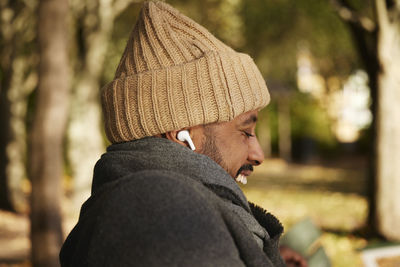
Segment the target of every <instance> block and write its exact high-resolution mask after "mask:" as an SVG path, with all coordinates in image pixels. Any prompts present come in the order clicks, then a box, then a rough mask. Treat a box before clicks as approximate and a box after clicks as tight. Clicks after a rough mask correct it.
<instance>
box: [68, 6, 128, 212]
mask: <svg viewBox="0 0 400 267" xmlns="http://www.w3.org/2000/svg"><path fill="white" fill-rule="evenodd" d="M132 2H135V1H126V0H114V1H113V0H103V1H99V0H91V1H87V3H86V5H87V6H86V8H85V12H82V15H81V16H82V17H81V18H79V19H78V20H79V21H80V22H81V23H83V25H80V27H81V28H82V29H83V32H85V35H84V36H82V38H83V46H84V47H82V48H81V50H82V51H83V53H82V54H83V56H82V57H81V58H79V59H78V60H81V62H79V63H78V64H77V65H78V66H82V68H80V69H79V70H77V71H76V72H77V73H79V76H78V78H77V80H76V85H75V86H74V91H73V96H72V98H73V101H72V103H71V116H70V121H69V125H68V153H67V154H68V160H69V163H70V166H71V171H72V176H73V204H74V206H75V208H76V209H77V210H78V209H79V207H80V206H81V205H82V203H83V202H84V201H85V200H86V199H87V198H88V197H89V196H90V189H91V181H92V176H93V167H94V165H95V163H96V161H97V160H98V159H99V158H100V156H101V154H102V153H103V152H104V139H103V136H102V134H101V132H102V130H101V129H102V125H101V121H102V120H101V108H100V102H99V92H100V78H101V74H102V71H103V67H104V66H103V63H104V61H105V57H106V53H107V48H108V44H109V42H110V39H111V34H112V30H113V27H114V21H115V19H116V18H117V16H118V15H119V14H120V13H121V12H122V11H124V10H125V9H126V8H127V6H129V4H131V3H132ZM89 16H90V17H91V18H95V19H96V20H95V21H92V23H91V24H90V25H87V24H85V21H88V20H87V19H85V17H89Z"/></svg>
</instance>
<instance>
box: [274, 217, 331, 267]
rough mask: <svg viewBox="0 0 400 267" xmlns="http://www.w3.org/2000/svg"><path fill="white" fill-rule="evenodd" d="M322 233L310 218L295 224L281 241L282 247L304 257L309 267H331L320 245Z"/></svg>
mask: <svg viewBox="0 0 400 267" xmlns="http://www.w3.org/2000/svg"><path fill="white" fill-rule="evenodd" d="M321 234H322V232H321V230H319V229H318V228H317V226H315V224H314V223H313V222H312V221H311V219H310V218H307V219H305V220H303V221H300V222H299V223H297V224H295V225H294V226H293V227H292V228H291V229H290V230H289V231H288V232H287V233H286V234H285V235H284V236H283V237H282V239H281V245H285V246H288V247H290V248H291V249H293V250H295V251H297V252H298V253H300V254H301V255H303V256H304V257H305V258H306V259H307V262H308V266H309V267H330V266H331V264H330V260H329V258H328V256H327V255H326V253H325V250H324V248H323V247H322V246H321V244H320V241H319V239H320V236H321Z"/></svg>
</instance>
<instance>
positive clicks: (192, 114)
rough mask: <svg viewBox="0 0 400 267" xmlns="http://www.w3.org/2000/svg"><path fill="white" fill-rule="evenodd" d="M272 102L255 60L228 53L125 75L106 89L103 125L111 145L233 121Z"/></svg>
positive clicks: (206, 55) (208, 55) (235, 53)
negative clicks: (198, 126)
mask: <svg viewBox="0 0 400 267" xmlns="http://www.w3.org/2000/svg"><path fill="white" fill-rule="evenodd" d="M268 102H269V93H268V90H267V86H266V84H265V81H264V79H263V77H262V75H261V73H260V71H259V70H258V69H257V67H256V65H255V64H254V62H253V60H252V58H251V57H249V56H248V55H246V54H242V53H237V52H225V51H223V52H222V51H209V52H206V53H204V54H203V56H201V57H200V58H198V59H195V60H193V61H190V62H186V63H184V64H180V65H175V66H170V67H165V68H161V69H156V70H154V69H153V70H151V71H145V72H141V73H138V74H133V75H128V76H124V77H121V78H118V79H115V80H113V81H112V82H111V83H109V84H107V85H106V86H105V87H104V88H103V91H102V105H103V111H104V116H105V123H106V125H105V129H106V134H107V137H108V138H109V140H110V141H111V142H112V143H119V142H124V141H131V140H135V139H140V138H143V137H146V136H154V135H157V134H161V133H165V132H168V131H172V130H179V129H182V128H185V127H191V126H196V125H201V124H209V123H214V122H224V121H230V120H232V119H233V118H234V117H236V116H237V115H240V114H242V113H244V112H247V111H251V110H256V109H260V108H262V107H264V106H266V105H267V104H268Z"/></svg>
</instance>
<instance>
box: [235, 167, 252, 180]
mask: <svg viewBox="0 0 400 267" xmlns="http://www.w3.org/2000/svg"><path fill="white" fill-rule="evenodd" d="M252 172H253V166H252V165H250V164H247V165H243V166H242V167H240V169H239V170H238V172H237V175H236V178H235V180H236V182H240V183H242V184H247V176H249V175H250V174H251V173H252Z"/></svg>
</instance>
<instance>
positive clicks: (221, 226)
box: [60, 137, 284, 267]
mask: <svg viewBox="0 0 400 267" xmlns="http://www.w3.org/2000/svg"><path fill="white" fill-rule="evenodd" d="M282 231H283V228H282V226H281V224H280V223H279V221H278V220H277V219H276V218H275V217H274V216H273V215H271V214H269V213H266V212H265V211H264V210H262V209H261V208H259V207H256V206H255V205H252V204H249V203H248V202H247V200H246V197H245V196H244V195H243V193H242V191H241V190H240V188H239V187H238V185H237V184H236V182H235V181H234V180H233V179H232V177H231V176H230V175H229V174H228V173H227V172H226V171H225V170H223V169H222V168H221V167H220V166H219V165H218V164H216V163H215V162H214V161H213V160H211V159H210V158H208V157H207V156H204V155H201V154H198V153H194V152H192V151H191V150H190V149H188V148H186V147H183V146H181V145H179V144H176V143H174V142H171V141H169V140H167V139H163V138H154V137H149V138H143V139H140V140H136V141H132V142H127V143H120V144H114V145H111V146H110V147H108V149H107V153H105V154H104V155H103V156H102V157H101V159H100V160H99V161H98V162H97V164H96V166H95V169H94V177H93V183H92V195H91V197H90V198H89V199H88V200H87V201H86V202H85V203H84V204H83V205H82V209H81V213H80V217H79V221H78V223H77V225H76V226H75V228H74V229H73V230H72V231H71V233H70V234H69V236H68V237H67V239H66V241H65V242H64V245H63V247H62V249H61V252H60V262H61V266H150V267H152V266H227V267H235V266H257V267H258V266H284V263H283V261H282V259H281V257H280V255H279V250H278V242H279V237H280V235H281V233H282Z"/></svg>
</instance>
